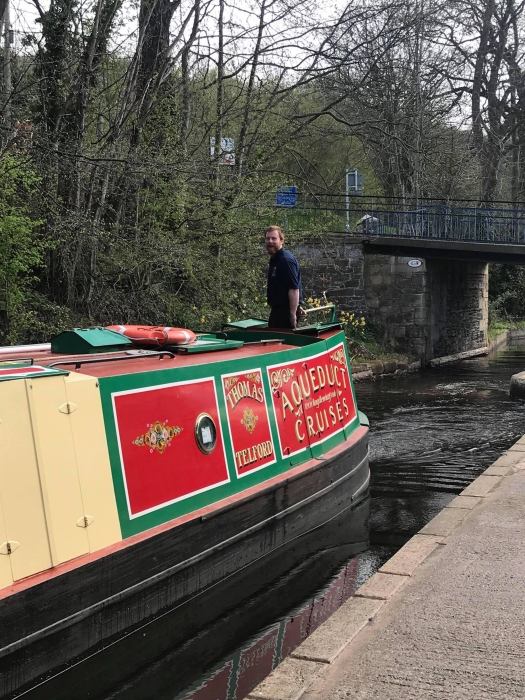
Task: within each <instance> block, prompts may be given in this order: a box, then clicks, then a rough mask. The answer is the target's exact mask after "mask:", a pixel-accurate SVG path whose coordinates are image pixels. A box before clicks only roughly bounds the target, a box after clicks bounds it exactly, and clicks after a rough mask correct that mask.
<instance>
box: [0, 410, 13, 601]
mask: <svg viewBox="0 0 525 700" xmlns="http://www.w3.org/2000/svg"><path fill="white" fill-rule="evenodd" d="M0 420H1V419H0ZM7 539H8V537H7V531H6V529H5V523H4V514H3V511H2V500H1V499H0V547H1V546H2V544H3V543H4V542H7ZM9 557H10V555H5V554H2V552H1V551H0V588H5V587H6V586H10V585H11V584H12V583H13V572H12V571H11V562H10V561H9Z"/></svg>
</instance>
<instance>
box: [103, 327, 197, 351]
mask: <svg viewBox="0 0 525 700" xmlns="http://www.w3.org/2000/svg"><path fill="white" fill-rule="evenodd" d="M106 328H108V329H109V330H110V331H115V332H116V333H120V335H124V336H125V337H126V338H129V339H130V340H131V342H132V343H135V345H155V346H157V347H158V346H159V345H188V344H189V343H193V342H194V341H195V340H196V339H197V336H196V335H195V333H194V332H193V331H190V330H188V329H187V328H173V327H172V326H106Z"/></svg>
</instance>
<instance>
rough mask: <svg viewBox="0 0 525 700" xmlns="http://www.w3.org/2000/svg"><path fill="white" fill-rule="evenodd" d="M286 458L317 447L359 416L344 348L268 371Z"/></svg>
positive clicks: (281, 365) (339, 346)
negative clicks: (311, 446)
mask: <svg viewBox="0 0 525 700" xmlns="http://www.w3.org/2000/svg"><path fill="white" fill-rule="evenodd" d="M268 378H269V381H270V386H271V388H272V400H273V405H274V410H275V415H276V419H277V427H278V430H279V438H280V441H281V449H282V452H283V455H293V454H296V453H297V452H300V451H301V450H303V449H304V448H305V447H308V446H309V445H317V444H319V443H321V442H323V440H326V439H327V438H329V437H331V436H332V435H335V434H336V433H337V432H338V431H339V430H341V429H342V428H344V427H346V426H347V425H349V424H350V423H351V422H352V420H353V419H354V418H355V416H356V408H355V403H354V399H353V396H352V387H351V384H350V376H349V372H348V367H347V364H346V355H345V352H344V347H343V344H342V343H341V345H338V346H336V347H335V348H332V349H331V350H327V351H326V352H323V353H321V354H319V355H317V356H315V357H310V358H307V359H306V360H299V361H298V362H289V363H286V364H280V365H274V366H272V367H268Z"/></svg>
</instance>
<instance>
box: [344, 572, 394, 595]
mask: <svg viewBox="0 0 525 700" xmlns="http://www.w3.org/2000/svg"><path fill="white" fill-rule="evenodd" d="M406 579H407V577H406V576H398V575H396V574H383V573H381V572H377V573H376V574H374V575H373V576H371V577H370V578H369V579H368V581H366V582H365V583H363V585H362V586H361V587H360V588H359V589H358V590H357V591H356V592H355V596H356V597H358V598H375V599H376V600H388V598H390V596H392V595H394V593H395V592H396V591H398V590H399V589H400V588H401V586H402V585H403V584H404V583H405V581H406Z"/></svg>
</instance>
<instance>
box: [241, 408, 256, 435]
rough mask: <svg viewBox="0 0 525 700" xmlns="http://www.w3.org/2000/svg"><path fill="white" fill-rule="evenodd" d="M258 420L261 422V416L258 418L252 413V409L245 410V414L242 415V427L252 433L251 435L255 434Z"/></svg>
mask: <svg viewBox="0 0 525 700" xmlns="http://www.w3.org/2000/svg"><path fill="white" fill-rule="evenodd" d="M258 420H259V416H257V415H256V414H255V413H254V412H253V411H252V409H251V408H245V409H244V413H243V414H242V419H241V423H242V425H244V427H245V428H246V430H247V431H248V432H249V433H250V435H251V434H252V433H253V431H254V430H255V428H256V427H257V421H258Z"/></svg>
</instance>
